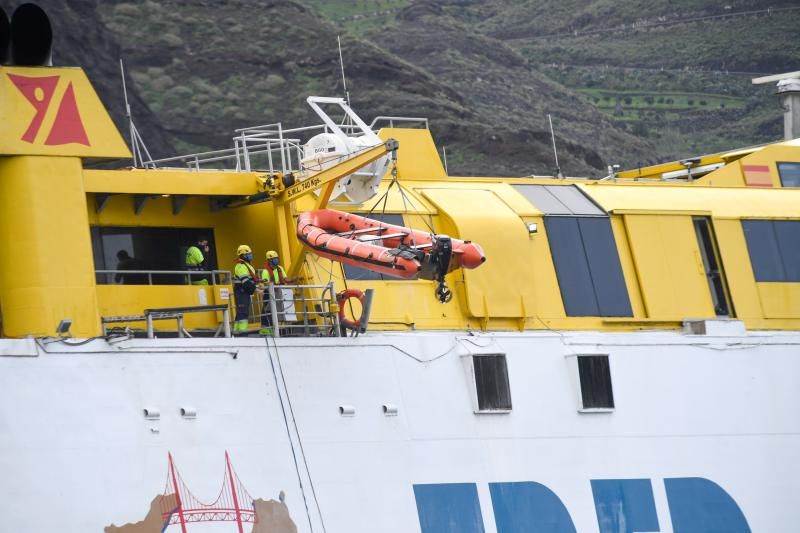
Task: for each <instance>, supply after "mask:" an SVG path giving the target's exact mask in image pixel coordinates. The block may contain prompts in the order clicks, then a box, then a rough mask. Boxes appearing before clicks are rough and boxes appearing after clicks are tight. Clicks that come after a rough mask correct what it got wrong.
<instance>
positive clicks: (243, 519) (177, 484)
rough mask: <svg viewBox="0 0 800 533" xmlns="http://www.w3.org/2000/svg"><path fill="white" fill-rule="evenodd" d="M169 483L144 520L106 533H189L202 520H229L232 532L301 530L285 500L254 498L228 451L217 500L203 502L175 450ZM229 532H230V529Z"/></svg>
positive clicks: (253, 532) (259, 532)
mask: <svg viewBox="0 0 800 533" xmlns="http://www.w3.org/2000/svg"><path fill="white" fill-rule="evenodd" d="M167 457H168V459H169V461H168V468H167V484H166V487H165V488H164V493H163V494H159V495H158V496H156V497H155V498H153V501H151V502H150V511H149V512H148V513H147V515H146V516H145V518H144V520H142V521H141V522H134V523H130V524H125V525H124V526H115V525H113V524H112V525H110V526H108V527H106V528H105V533H163V532H164V531H167V529H169V528H170V527H172V528H173V529H172V530H173V531H175V532H177V531H178V530H180V532H181V533H187V532H188V531H189V530H190V524H192V523H198V522H205V523H208V522H229V523H230V531H231V532H232V533H233V532H238V533H245V528H247V531H248V533H297V526H295V524H294V522H293V521H292V519H291V517H290V516H289V509H288V507H287V506H286V504H285V503H284V501H283V499H284V498H283V492H281V496H280V501H276V500H268V501H267V500H261V499H258V500H256V499H254V498H253V497H252V496H251V495H250V493H249V492H247V489H246V488H245V487H244V485H243V484H242V482H241V481H240V480H239V476H238V475H236V471H235V470H234V469H233V466H231V460H230V456H229V455H228V452H227V451H226V452H225V475H224V478H223V480H222V488H220V491H219V494H218V495H217V499H216V500H214V502H212V503H203V502H201V501H200V500H199V499H197V497H195V495H194V494H192V492H191V491H190V490H189V487H188V486H186V484H185V483H184V481H183V479H182V478H181V475H180V472H178V469H177V467H176V466H175V461H174V460H173V458H172V453H167ZM225 531H228V529H227V528H226V529H225Z"/></svg>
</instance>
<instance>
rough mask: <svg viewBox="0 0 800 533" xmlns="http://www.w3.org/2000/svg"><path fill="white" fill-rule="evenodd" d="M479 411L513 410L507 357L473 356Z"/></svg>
mask: <svg viewBox="0 0 800 533" xmlns="http://www.w3.org/2000/svg"><path fill="white" fill-rule="evenodd" d="M472 365H473V369H474V371H475V390H476V392H477V396H478V411H509V410H511V388H510V387H509V384H508V366H507V364H506V356H505V355H473V356H472Z"/></svg>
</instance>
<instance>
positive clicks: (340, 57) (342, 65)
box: [336, 35, 350, 107]
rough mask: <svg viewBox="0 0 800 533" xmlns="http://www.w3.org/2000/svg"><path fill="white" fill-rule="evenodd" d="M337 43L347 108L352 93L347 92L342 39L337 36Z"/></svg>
mask: <svg viewBox="0 0 800 533" xmlns="http://www.w3.org/2000/svg"><path fill="white" fill-rule="evenodd" d="M336 42H337V43H338V44H339V66H340V67H341V69H342V86H343V87H344V99H345V100H347V106H348V107H350V93H349V92H347V79H346V78H345V77H344V58H343V57H342V37H341V36H340V35H337V36H336Z"/></svg>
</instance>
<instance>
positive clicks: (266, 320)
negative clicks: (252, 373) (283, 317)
mask: <svg viewBox="0 0 800 533" xmlns="http://www.w3.org/2000/svg"><path fill="white" fill-rule="evenodd" d="M296 281H297V278H287V277H286V270H285V269H284V268H283V266H281V264H280V258H279V257H278V252H276V251H275V250H270V251H268V252H267V262H266V263H264V269H263V270H262V271H261V283H262V284H263V285H264V308H263V311H262V312H261V329H260V330H259V331H258V332H259V333H260V334H261V335H270V336H271V335H272V312H271V308H270V304H269V284H270V283H274V284H275V285H287V284H289V283H295V282H296Z"/></svg>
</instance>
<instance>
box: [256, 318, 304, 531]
mask: <svg viewBox="0 0 800 533" xmlns="http://www.w3.org/2000/svg"><path fill="white" fill-rule="evenodd" d="M277 326H278V325H277V324H275V325H274V326H273V327H277ZM266 342H267V354H268V355H269V364H270V366H271V367H272V377H273V378H274V379H275V392H277V393H278V400H280V403H281V414H283V424H284V426H286V437H287V438H288V439H289V446H290V447H291V449H292V460H293V461H294V469H295V472H297V483H298V484H299V485H300V494H301V495H302V496H303V505H304V506H305V508H306V518H307V519H308V527H309V529H310V530H311V533H314V526H313V525H312V524H311V511H309V509H308V500H307V499H306V491H305V488H304V487H303V478H302V476H301V474H300V465H299V464H298V463H297V453H296V452H295V449H294V440H293V439H292V433H291V431H290V430H289V420H288V419H287V418H286V407H285V406H284V404H283V394H281V389H280V385H279V384H278V373H277V372H276V371H275V362H274V361H273V360H272V351H270V349H269V337H266ZM287 400H288V391H287ZM299 438H300V436H299V435H298V440H299Z"/></svg>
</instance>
